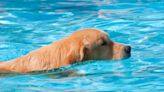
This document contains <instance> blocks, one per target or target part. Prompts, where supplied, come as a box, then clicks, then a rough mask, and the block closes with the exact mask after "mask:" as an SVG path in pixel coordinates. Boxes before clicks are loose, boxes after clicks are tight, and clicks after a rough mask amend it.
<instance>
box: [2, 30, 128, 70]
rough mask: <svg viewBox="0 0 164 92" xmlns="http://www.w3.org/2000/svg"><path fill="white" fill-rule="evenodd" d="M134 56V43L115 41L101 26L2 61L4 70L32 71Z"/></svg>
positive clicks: (80, 31)
mask: <svg viewBox="0 0 164 92" xmlns="http://www.w3.org/2000/svg"><path fill="white" fill-rule="evenodd" d="M130 56H131V47H130V46H127V45H123V44H120V43H117V42H113V41H112V40H111V39H110V38H109V36H108V35H107V33H105V32H103V31H101V30H99V29H95V28H88V29H82V30H79V31H76V32H74V33H72V34H71V35H70V36H68V37H66V38H64V39H62V40H59V41H56V42H54V43H52V44H50V45H47V46H44V47H41V48H39V49H37V50H34V51H32V52H30V53H28V54H27V55H24V56H21V57H18V58H16V59H13V60H9V61H6V62H0V73H28V72H32V71H42V70H49V69H55V68H60V67H63V66H66V65H69V64H73V63H77V62H85V61H87V60H120V59H126V58H128V57H130Z"/></svg>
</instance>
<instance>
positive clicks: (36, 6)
mask: <svg viewBox="0 0 164 92" xmlns="http://www.w3.org/2000/svg"><path fill="white" fill-rule="evenodd" d="M90 27H94V28H99V29H102V30H105V32H107V33H108V34H110V37H111V39H112V40H114V41H117V42H120V43H124V44H129V45H131V46H132V48H133V49H132V57H131V58H129V59H126V60H119V61H110V60H102V61H88V62H86V63H83V64H75V65H71V66H67V67H64V68H61V69H58V70H53V71H44V72H40V73H38V74H25V75H9V76H1V77H0V92H59V91H61V92H62V91H78V92H79V91H81V92H86V91H87V92H90V91H91V92H95V91H114V92H164V1H163V0H69V1H66V0H0V60H2V61H7V60H10V59H14V58H16V57H19V56H22V55H25V54H27V53H28V52H30V51H32V50H34V49H37V48H39V47H42V46H45V45H47V44H50V43H52V42H54V41H57V40H60V39H62V38H64V37H66V36H68V35H70V34H71V33H73V32H75V31H76V30H78V29H82V28H90ZM70 71H74V73H77V74H79V75H77V74H74V73H73V72H70Z"/></svg>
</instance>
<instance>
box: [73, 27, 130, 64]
mask: <svg viewBox="0 0 164 92" xmlns="http://www.w3.org/2000/svg"><path fill="white" fill-rule="evenodd" d="M70 37H71V38H72V39H75V40H76V41H77V42H80V43H79V45H80V46H79V53H80V59H79V60H80V61H84V60H120V59H126V58H128V57H130V56H131V47H130V46H126V45H123V44H120V43H117V42H113V41H112V40H111V39H110V38H109V36H108V35H107V34H106V33H105V32H103V31H100V30H98V29H84V30H80V31H77V32H75V33H73V34H72V35H71V36H70Z"/></svg>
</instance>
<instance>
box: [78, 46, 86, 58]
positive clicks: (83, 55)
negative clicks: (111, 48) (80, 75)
mask: <svg viewBox="0 0 164 92" xmlns="http://www.w3.org/2000/svg"><path fill="white" fill-rule="evenodd" d="M85 51H86V48H85V46H81V47H80V59H79V61H83V60H84V57H85V54H86V53H85Z"/></svg>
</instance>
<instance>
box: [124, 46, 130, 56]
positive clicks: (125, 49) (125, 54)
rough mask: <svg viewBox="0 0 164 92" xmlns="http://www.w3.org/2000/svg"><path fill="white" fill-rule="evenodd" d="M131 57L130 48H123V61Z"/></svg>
mask: <svg viewBox="0 0 164 92" xmlns="http://www.w3.org/2000/svg"><path fill="white" fill-rule="evenodd" d="M129 57H131V47H130V46H126V47H125V48H124V59H127V58H129Z"/></svg>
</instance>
